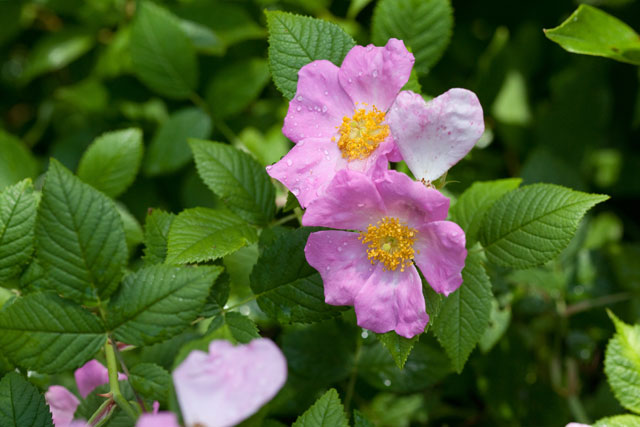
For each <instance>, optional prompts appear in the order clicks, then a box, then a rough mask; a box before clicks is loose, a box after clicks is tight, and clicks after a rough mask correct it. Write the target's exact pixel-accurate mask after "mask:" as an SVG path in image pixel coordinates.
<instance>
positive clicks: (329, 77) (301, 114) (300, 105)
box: [282, 60, 354, 142]
mask: <svg viewBox="0 0 640 427" xmlns="http://www.w3.org/2000/svg"><path fill="white" fill-rule="evenodd" d="M353 109H354V105H353V102H352V101H351V98H349V96H348V95H347V93H346V92H345V91H344V89H342V86H341V85H340V83H339V81H338V67H336V66H335V65H334V64H332V63H331V62H329V61H325V60H321V61H313V62H311V63H309V64H307V65H305V66H304V67H302V68H301V69H300V71H298V88H297V91H296V96H295V97H294V98H293V99H292V100H291V102H290V103H289V111H288V112H287V116H286V117H285V119H284V127H283V128H282V132H283V133H284V134H285V135H286V136H287V138H289V139H290V140H292V141H293V142H300V141H302V140H303V139H305V138H317V137H324V138H331V137H332V136H334V135H336V134H337V129H338V127H340V125H341V124H342V118H343V117H344V116H351V115H352V114H353Z"/></svg>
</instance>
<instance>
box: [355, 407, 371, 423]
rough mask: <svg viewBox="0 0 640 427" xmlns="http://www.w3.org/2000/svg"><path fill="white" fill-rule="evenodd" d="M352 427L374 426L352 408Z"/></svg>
mask: <svg viewBox="0 0 640 427" xmlns="http://www.w3.org/2000/svg"><path fill="white" fill-rule="evenodd" d="M353 427H374V425H373V423H372V422H371V421H369V420H368V419H367V417H365V416H364V414H363V413H362V412H360V411H358V410H357V409H354V410H353Z"/></svg>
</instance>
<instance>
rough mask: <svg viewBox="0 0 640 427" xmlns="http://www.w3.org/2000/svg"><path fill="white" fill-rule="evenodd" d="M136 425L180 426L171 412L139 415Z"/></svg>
mask: <svg viewBox="0 0 640 427" xmlns="http://www.w3.org/2000/svg"><path fill="white" fill-rule="evenodd" d="M136 427H180V424H178V418H177V417H176V414H174V413H173V412H154V413H152V414H142V415H140V418H138V422H136Z"/></svg>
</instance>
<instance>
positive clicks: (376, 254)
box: [358, 216, 417, 271]
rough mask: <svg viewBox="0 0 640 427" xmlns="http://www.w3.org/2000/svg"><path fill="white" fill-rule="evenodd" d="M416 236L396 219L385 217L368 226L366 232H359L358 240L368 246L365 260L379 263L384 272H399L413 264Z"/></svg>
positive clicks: (413, 230)
mask: <svg viewBox="0 0 640 427" xmlns="http://www.w3.org/2000/svg"><path fill="white" fill-rule="evenodd" d="M416 234H417V231H416V230H415V229H413V228H409V227H408V226H406V225H405V224H403V223H401V222H400V221H399V220H398V218H390V217H388V216H385V217H384V218H382V219H381V220H380V221H378V222H377V223H376V225H373V224H369V227H367V231H361V232H360V236H358V239H360V240H361V241H362V244H363V245H364V244H368V246H369V248H368V249H367V258H369V260H370V261H371V264H375V261H379V262H381V263H383V264H384V268H385V269H386V270H391V271H395V270H396V269H397V268H398V267H400V271H404V269H405V268H406V267H408V266H410V265H411V264H413V262H412V261H411V260H412V259H413V257H414V255H415V251H414V250H413V243H414V242H415V240H416Z"/></svg>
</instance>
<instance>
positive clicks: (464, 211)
mask: <svg viewBox="0 0 640 427" xmlns="http://www.w3.org/2000/svg"><path fill="white" fill-rule="evenodd" d="M521 182H522V179H521V178H508V179H499V180H496V181H486V182H474V183H473V184H472V185H471V187H469V188H468V189H467V190H465V192H464V193H462V195H461V196H460V198H458V201H457V202H456V204H455V205H453V207H452V208H451V210H450V211H449V214H450V215H451V221H453V222H455V223H457V224H458V225H459V226H460V227H462V229H463V230H464V234H465V236H466V238H467V247H468V248H470V247H471V246H473V245H474V243H475V242H476V240H477V238H478V230H479V229H480V224H481V223H482V220H483V218H484V216H485V214H486V213H487V211H488V210H489V208H491V206H493V204H494V203H495V202H496V200H498V199H499V198H500V197H502V196H503V195H505V194H506V193H508V192H509V191H511V190H515V189H516V188H518V186H519V185H520V183H521Z"/></svg>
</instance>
